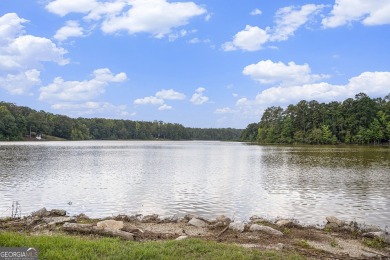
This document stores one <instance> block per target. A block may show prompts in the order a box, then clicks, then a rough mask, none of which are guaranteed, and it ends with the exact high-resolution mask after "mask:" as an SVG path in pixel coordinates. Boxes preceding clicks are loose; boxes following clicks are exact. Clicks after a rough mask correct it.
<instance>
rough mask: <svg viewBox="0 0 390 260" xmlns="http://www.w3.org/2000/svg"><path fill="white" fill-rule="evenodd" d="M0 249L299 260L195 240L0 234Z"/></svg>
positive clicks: (67, 255) (53, 254)
mask: <svg viewBox="0 0 390 260" xmlns="http://www.w3.org/2000/svg"><path fill="white" fill-rule="evenodd" d="M0 247H34V248H36V249H38V251H39V259H186V260H187V259H303V258H302V257H301V256H300V255H298V254H297V253H295V252H292V253H288V252H277V251H259V250H255V249H246V248H243V247H240V246H236V245H228V244H221V243H217V242H214V241H205V240H199V239H188V240H182V241H160V242H142V243H140V242H132V241H131V242H130V241H123V240H119V239H115V238H93V237H80V236H68V235H53V236H47V235H38V236H30V235H26V234H19V233H12V232H0Z"/></svg>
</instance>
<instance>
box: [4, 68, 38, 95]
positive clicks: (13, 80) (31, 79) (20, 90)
mask: <svg viewBox="0 0 390 260" xmlns="http://www.w3.org/2000/svg"><path fill="white" fill-rule="evenodd" d="M40 83H41V80H40V71H38V70H36V69H32V70H27V71H24V72H20V73H18V74H7V75H6V76H5V77H1V76H0V88H3V89H5V90H6V91H8V92H9V93H10V94H12V95H24V94H31V93H30V89H31V88H32V87H33V86H37V85H40Z"/></svg>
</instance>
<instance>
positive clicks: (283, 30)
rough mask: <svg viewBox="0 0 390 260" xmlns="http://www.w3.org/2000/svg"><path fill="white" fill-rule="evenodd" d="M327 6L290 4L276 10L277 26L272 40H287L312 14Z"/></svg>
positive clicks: (273, 31) (273, 30)
mask: <svg viewBox="0 0 390 260" xmlns="http://www.w3.org/2000/svg"><path fill="white" fill-rule="evenodd" d="M324 7H325V6H324V5H314V4H307V5H303V6H301V7H300V8H297V7H295V6H288V7H284V8H281V9H279V10H278V11H277V12H276V21H275V23H276V24H275V27H274V28H273V29H272V36H271V38H270V40H271V41H285V40H287V39H288V38H289V37H290V36H292V35H294V32H295V31H296V30H297V29H298V28H299V27H301V26H302V25H304V24H305V23H307V22H308V21H309V19H310V17H311V15H313V14H316V13H318V12H319V11H321V10H322V9H323V8H324Z"/></svg>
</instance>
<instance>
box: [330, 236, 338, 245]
mask: <svg viewBox="0 0 390 260" xmlns="http://www.w3.org/2000/svg"><path fill="white" fill-rule="evenodd" d="M338 245H339V244H338V243H337V241H336V239H335V238H333V239H332V241H330V246H331V247H337V246H338Z"/></svg>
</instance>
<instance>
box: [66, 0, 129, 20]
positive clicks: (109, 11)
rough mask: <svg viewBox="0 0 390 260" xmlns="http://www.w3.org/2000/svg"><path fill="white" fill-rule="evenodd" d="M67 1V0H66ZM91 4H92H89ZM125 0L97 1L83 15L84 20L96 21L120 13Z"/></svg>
mask: <svg viewBox="0 0 390 260" xmlns="http://www.w3.org/2000/svg"><path fill="white" fill-rule="evenodd" d="M68 2H69V1H68ZM91 6H92V4H91ZM125 6H126V2H125V1H121V0H118V1H114V2H104V3H103V2H98V4H97V5H94V7H93V8H92V9H91V11H90V12H89V13H88V15H87V16H85V17H84V20H87V21H98V20H100V19H102V18H103V17H106V16H112V15H116V14H118V13H120V12H121V11H122V10H123V8H125Z"/></svg>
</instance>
